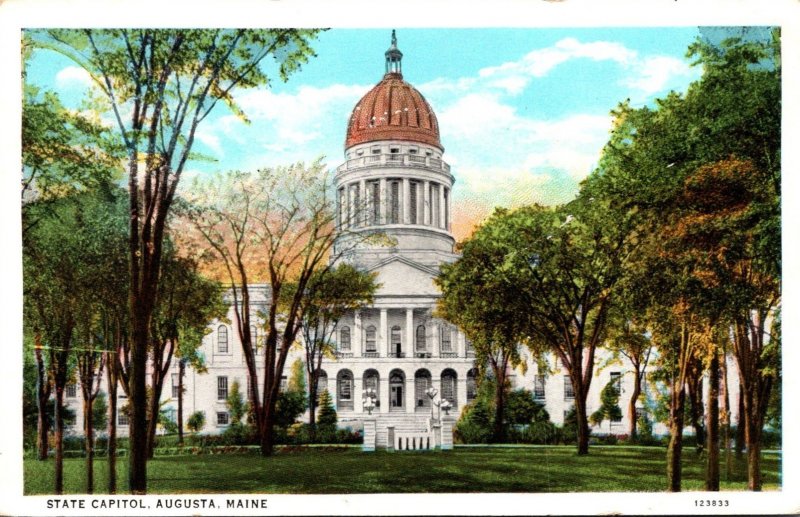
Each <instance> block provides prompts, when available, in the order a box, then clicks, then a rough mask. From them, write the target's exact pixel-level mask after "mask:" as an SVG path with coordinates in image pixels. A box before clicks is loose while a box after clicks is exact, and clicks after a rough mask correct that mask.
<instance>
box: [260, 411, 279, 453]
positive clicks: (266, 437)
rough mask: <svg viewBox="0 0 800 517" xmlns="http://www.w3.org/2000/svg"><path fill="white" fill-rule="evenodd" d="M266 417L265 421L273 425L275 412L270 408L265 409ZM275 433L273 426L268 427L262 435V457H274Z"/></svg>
mask: <svg viewBox="0 0 800 517" xmlns="http://www.w3.org/2000/svg"><path fill="white" fill-rule="evenodd" d="M264 410H265V413H266V414H265V415H264V421H265V422H268V423H270V424H271V423H272V421H273V415H274V410H272V408H270V407H269V406H267V407H265V408H264ZM274 435H275V433H274V432H273V429H272V425H270V426H269V427H266V428H265V429H264V431H263V432H262V433H261V436H260V437H259V438H260V442H261V443H260V445H261V455H262V456H272V453H273V452H274V448H275V436H274Z"/></svg>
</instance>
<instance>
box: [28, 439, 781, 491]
mask: <svg viewBox="0 0 800 517" xmlns="http://www.w3.org/2000/svg"><path fill="white" fill-rule="evenodd" d="M665 459H666V451H665V449H663V448H655V447H623V446H614V447H593V448H592V449H591V450H590V453H589V455H588V456H578V455H577V454H576V453H575V448H574V447H561V446H552V447H502V448H499V447H498V448H495V447H486V448H457V449H456V450H454V451H449V452H395V453H389V452H384V451H378V452H374V453H362V452H360V451H359V450H357V449H340V450H313V449H304V450H294V451H285V452H278V453H276V454H275V456H273V457H271V458H262V457H260V456H258V455H254V454H231V455H197V456H168V457H156V458H155V459H153V460H151V461H150V462H148V492H149V493H152V494H156V493H165V494H167V493H293V494H314V493H318V494H326V493H327V494H338V493H396V492H441V493H445V492H618V491H622V492H626V491H636V492H650V491H652V492H658V491H663V490H664V488H665V486H666V474H665V464H666V463H665ZM64 466H65V467H64V470H65V472H64V480H65V483H64V484H65V492H66V493H83V492H84V483H85V482H84V476H83V473H84V467H85V463H84V460H82V459H68V460H65V461H64ZM126 467H127V460H126V459H125V458H120V459H119V461H118V479H119V486H120V487H124V486H125V484H126V479H127V476H126ZM704 468H705V467H704V459H703V458H698V457H697V456H696V454H695V453H694V451H691V450H689V451H686V452H685V454H684V461H683V489H684V490H702V489H703V472H704ZM24 469H25V494H26V495H33V494H47V493H52V489H53V461H52V460H48V461H44V462H39V461H36V460H25V462H24ZM762 469H763V470H762V471H763V473H764V484H765V486H764V488H765V490H776V489H780V456H779V455H778V454H766V453H765V454H764V459H763V461H762ZM721 471H722V482H721V488H722V490H745V489H746V464H745V462H744V461H741V462H739V463H737V464H736V465H735V472H734V475H733V476H732V477H731V479H730V480H727V481H726V480H725V469H724V466H723V467H722V469H721ZM107 472H108V471H107V463H106V460H105V459H104V460H97V461H96V463H95V489H96V493H103V492H104V491H105V485H106V479H107ZM121 492H122V491H120V493H121Z"/></svg>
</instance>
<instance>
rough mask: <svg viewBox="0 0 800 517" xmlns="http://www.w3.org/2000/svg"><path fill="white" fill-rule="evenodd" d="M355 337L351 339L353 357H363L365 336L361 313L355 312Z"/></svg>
mask: <svg viewBox="0 0 800 517" xmlns="http://www.w3.org/2000/svg"><path fill="white" fill-rule="evenodd" d="M353 320H354V324H353V327H354V328H353V334H354V335H353V336H351V337H350V340H351V342H352V351H353V357H361V354H362V352H363V350H364V335H363V332H362V331H361V311H359V310H355V311H353Z"/></svg>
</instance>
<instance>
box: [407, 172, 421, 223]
mask: <svg viewBox="0 0 800 517" xmlns="http://www.w3.org/2000/svg"><path fill="white" fill-rule="evenodd" d="M418 186H419V184H418V183H417V182H416V181H412V182H411V183H409V185H408V188H409V191H408V194H409V209H410V210H409V214H408V222H409V223H410V224H417V188H418Z"/></svg>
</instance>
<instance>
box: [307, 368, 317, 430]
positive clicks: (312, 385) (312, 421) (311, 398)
mask: <svg viewBox="0 0 800 517" xmlns="http://www.w3.org/2000/svg"><path fill="white" fill-rule="evenodd" d="M309 377H310V379H311V380H310V382H309V383H308V432H309V438H310V439H311V441H312V442H314V440H315V439H316V434H317V382H318V380H315V379H314V377H315V375H313V374H312V375H310V376H309Z"/></svg>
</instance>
